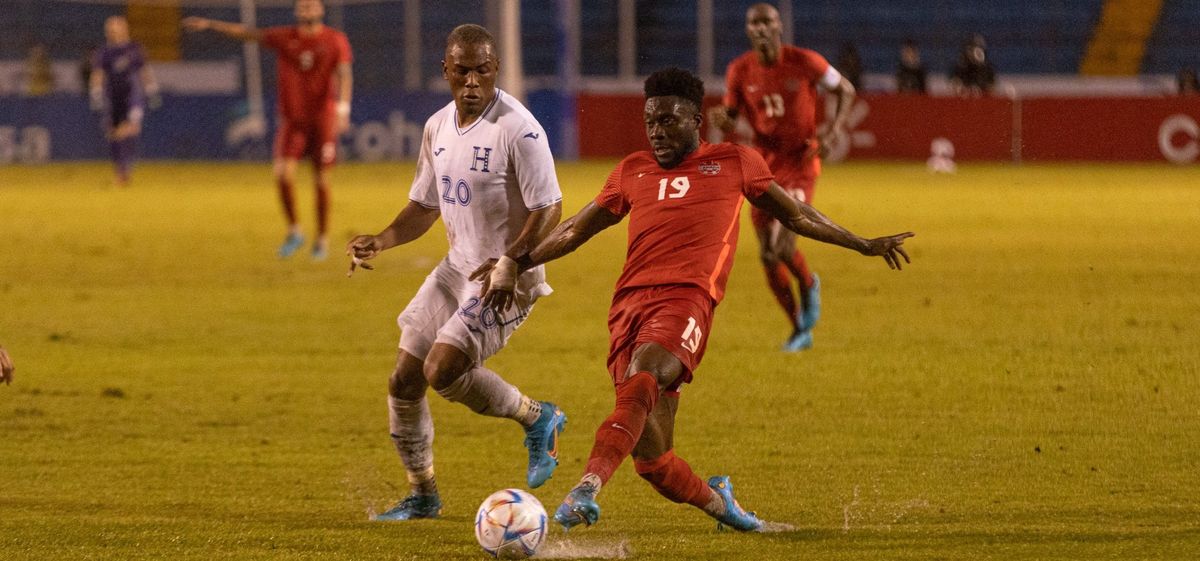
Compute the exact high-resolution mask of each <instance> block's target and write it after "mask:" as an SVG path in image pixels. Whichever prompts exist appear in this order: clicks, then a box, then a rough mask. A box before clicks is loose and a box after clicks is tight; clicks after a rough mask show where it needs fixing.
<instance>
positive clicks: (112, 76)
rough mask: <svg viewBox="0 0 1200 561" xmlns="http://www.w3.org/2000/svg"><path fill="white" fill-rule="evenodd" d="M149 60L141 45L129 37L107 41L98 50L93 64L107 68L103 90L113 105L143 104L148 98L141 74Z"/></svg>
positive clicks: (98, 68)
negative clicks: (114, 43) (118, 42)
mask: <svg viewBox="0 0 1200 561" xmlns="http://www.w3.org/2000/svg"><path fill="white" fill-rule="evenodd" d="M145 64H146V55H145V54H144V53H143V52H142V47H141V45H138V44H137V43H134V42H133V41H130V42H128V43H124V44H121V45H104V46H103V47H101V48H100V50H99V51H98V52H97V53H96V58H95V60H94V61H93V62H92V67H93V68H95V69H97V70H102V71H104V82H105V84H104V93H105V94H106V95H107V96H108V100H109V103H111V104H112V105H113V106H124V107H131V106H135V105H136V106H141V105H143V100H144V99H145V92H143V91H142V82H141V79H140V78H139V76H138V73H139V72H141V70H142V66H144V65H145Z"/></svg>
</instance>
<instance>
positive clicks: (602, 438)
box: [584, 372, 658, 483]
mask: <svg viewBox="0 0 1200 561" xmlns="http://www.w3.org/2000/svg"><path fill="white" fill-rule="evenodd" d="M657 401H658V381H657V380H655V379H654V376H653V375H652V374H650V373H649V372H638V373H637V374H634V375H633V376H630V377H629V378H628V379H626V380H625V381H624V382H621V383H620V384H619V385H617V405H616V407H614V408H613V412H612V414H611V415H609V416H608V418H607V419H605V420H604V422H603V423H601V424H600V428H599V429H596V444H595V445H594V446H592V453H591V455H590V456H589V457H588V463H587V469H585V470H584V473H594V474H596V475H598V476H600V481H601V483H607V482H608V479H609V478H610V477H612V474H613V472H615V471H617V466H620V465H621V461H622V460H624V459H625V457H626V456H628V455H629V454H630V453H631V452H633V447H634V445H636V444H637V441H638V439H640V438H641V437H642V429H644V428H645V427H646V417H648V416H649V415H650V411H652V410H653V409H654V404H655V403H656V402H657Z"/></svg>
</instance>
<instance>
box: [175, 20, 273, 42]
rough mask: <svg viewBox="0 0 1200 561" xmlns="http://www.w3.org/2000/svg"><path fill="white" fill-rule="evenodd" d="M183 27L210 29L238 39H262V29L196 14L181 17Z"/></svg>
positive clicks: (187, 28)
mask: <svg viewBox="0 0 1200 561" xmlns="http://www.w3.org/2000/svg"><path fill="white" fill-rule="evenodd" d="M183 28H184V29H186V30H187V31H208V30H210V29H211V30H213V31H216V32H217V33H220V34H221V35H224V36H226V37H229V38H231V39H237V40H239V41H258V40H259V39H262V31H261V30H259V29H255V28H253V27H249V26H246V25H242V24H240V23H232V22H228V21H218V20H215V19H208V18H201V17H196V16H192V17H186V18H183Z"/></svg>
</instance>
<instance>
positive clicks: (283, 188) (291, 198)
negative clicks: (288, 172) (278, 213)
mask: <svg viewBox="0 0 1200 561" xmlns="http://www.w3.org/2000/svg"><path fill="white" fill-rule="evenodd" d="M277 185H278V187H279V201H280V202H282V203H283V215H284V216H286V217H287V221H288V225H289V226H295V225H296V197H295V194H294V191H295V188H294V187H292V182H291V180H288V179H284V178H282V177H281V178H279V180H278V182H277Z"/></svg>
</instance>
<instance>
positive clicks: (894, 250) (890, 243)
mask: <svg viewBox="0 0 1200 561" xmlns="http://www.w3.org/2000/svg"><path fill="white" fill-rule="evenodd" d="M915 235H916V234H914V233H912V232H905V233H903V234H896V235H894V236H884V237H882V238H875V239H873V240H867V247H865V248H864V249H863V250H862V254H863V255H869V256H875V255H881V256H883V260H884V261H887V264H888V267H889V268H892V269H895V270H897V271H898V270H900V269H902V268H903V267H901V266H900V258H901V257H903V258H904V262H905V263H912V260H911V259H909V258H908V252H906V251H904V247H903V244H904V240H907V239H908V238H911V237H913V236H915Z"/></svg>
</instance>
